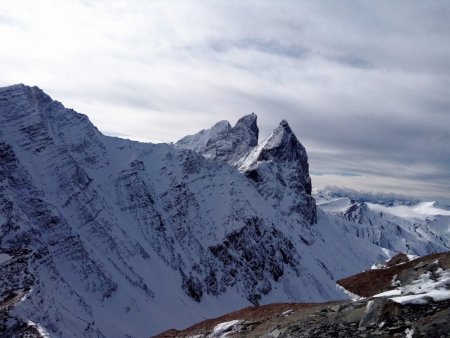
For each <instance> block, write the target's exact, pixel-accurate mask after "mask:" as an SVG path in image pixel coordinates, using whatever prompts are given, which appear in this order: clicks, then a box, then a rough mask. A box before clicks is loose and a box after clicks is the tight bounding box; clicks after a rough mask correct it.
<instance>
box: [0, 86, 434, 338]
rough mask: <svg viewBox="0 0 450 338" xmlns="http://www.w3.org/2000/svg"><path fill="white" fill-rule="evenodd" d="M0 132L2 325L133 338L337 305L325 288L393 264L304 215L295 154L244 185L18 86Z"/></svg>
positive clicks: (199, 160)
mask: <svg viewBox="0 0 450 338" xmlns="http://www.w3.org/2000/svg"><path fill="white" fill-rule="evenodd" d="M252 118H253V117H252ZM252 118H248V120H249V121H247V120H244V121H243V123H242V124H243V125H244V126H245V127H246V128H247V127H248V128H247V129H246V130H250V131H252V133H253V136H254V134H255V132H256V128H254V126H253V124H252V123H247V122H251V121H252ZM254 120H255V121H256V118H255V119H254ZM244 122H245V123H244ZM0 126H1V129H0V163H1V166H0V230H1V233H0V253H3V254H7V255H9V256H11V257H12V258H11V259H8V260H7V261H5V262H2V263H1V264H0V304H9V305H7V306H6V305H5V306H6V307H7V308H8V311H6V312H5V313H2V319H4V322H5V323H7V325H9V326H8V327H9V328H13V327H23V326H25V327H28V326H30V325H28V324H27V323H28V321H31V322H33V323H36V325H39V327H41V328H42V330H45V331H46V332H48V334H49V335H52V336H56V337H66V336H71V337H115V336H130V337H145V336H148V335H151V334H155V333H157V332H161V331H163V330H164V329H168V328H170V327H177V328H179V327H182V326H187V325H188V324H192V323H195V322H197V321H198V320H200V319H202V318H205V317H213V316H218V315H220V314H223V313H225V312H229V311H232V310H235V309H238V308H240V307H243V306H248V305H251V304H268V303H271V302H274V301H278V302H279V301H300V300H302V301H324V300H329V299H343V298H346V295H345V294H344V293H343V292H342V291H340V290H336V288H335V281H336V279H338V278H341V277H344V276H345V275H349V274H351V273H356V272H358V271H359V270H361V269H362V268H363V267H365V266H370V265H371V264H373V263H375V262H376V261H378V260H380V259H385V258H387V257H388V256H389V255H390V254H393V253H391V252H390V251H387V250H386V249H384V248H382V247H380V246H377V245H375V244H373V243H371V242H370V241H367V240H365V239H364V238H360V237H357V236H354V234H353V233H352V232H346V231H343V228H345V226H349V224H350V223H347V221H345V220H338V219H337V218H336V217H335V216H333V215H327V214H325V213H324V212H322V211H320V210H316V208H315V203H314V199H313V197H312V196H311V195H310V194H308V188H307V186H306V184H307V182H308V178H309V172H308V167H307V166H306V164H307V162H305V159H307V156H306V152H305V154H304V155H305V156H304V157H302V156H297V155H295V156H292V157H289V156H287V157H283V156H282V158H281V159H280V158H278V159H276V156H275V155H278V154H272V153H271V156H272V155H273V156H275V157H274V158H275V159H276V160H273V158H262V160H261V161H256V162H254V164H255V168H256V170H257V171H258V174H259V175H260V176H261V177H262V178H263V179H262V180H260V181H258V182H256V181H255V180H253V179H251V177H249V176H248V174H247V173H246V172H245V171H239V170H238V169H237V168H235V167H233V166H232V165H230V164H229V163H227V162H226V161H222V160H214V159H207V158H205V157H204V156H202V155H200V154H198V153H197V152H195V151H192V150H189V149H180V148H179V147H177V146H173V145H170V144H148V143H147V144H145V143H139V142H134V141H129V140H123V139H120V138H114V137H108V136H105V135H103V134H101V133H100V132H99V131H98V129H97V128H96V127H95V126H94V125H93V124H92V123H91V122H90V121H89V119H88V118H87V116H85V115H82V114H79V113H76V112H75V111H73V110H71V109H66V108H65V107H64V106H63V105H62V104H61V103H59V102H57V101H54V100H52V99H51V98H50V97H49V96H48V95H46V94H45V93H44V92H43V91H41V90H40V89H39V88H37V87H28V86H25V85H16V86H11V87H4V88H0ZM256 127H257V126H256ZM281 127H282V128H284V126H281ZM238 129H239V128H238ZM283 130H284V129H283ZM238 134H239V133H238ZM238 134H236V135H238ZM225 135H228V134H226V133H225ZM242 137H244V138H245V139H248V135H247V134H245V135H244V136H242ZM290 140H291V141H290V142H293V141H292V140H293V138H292V137H291V138H290ZM297 142H298V140H297ZM297 142H293V143H291V144H292V145H293V147H294V150H295V151H299V154H301V151H302V148H300V146H299V142H298V143H297ZM248 144H252V145H253V144H254V141H252V142H250V143H249V142H247V143H245V147H247V145H248ZM255 147H257V145H256V146H255ZM303 149H304V148H303ZM243 156H245V155H243ZM277 174H278V177H277ZM273 178H276V179H273ZM283 182H284V184H283ZM337 220H338V221H337ZM423 248H424V250H428V249H429V248H427V247H426V245H425V244H423ZM299 285H301V288H299ZM11 300H14V304H11ZM174 313H176V314H177V316H174V315H173V314H174ZM27 325H28V326H27Z"/></svg>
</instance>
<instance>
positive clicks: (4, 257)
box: [0, 253, 12, 264]
mask: <svg viewBox="0 0 450 338" xmlns="http://www.w3.org/2000/svg"><path fill="white" fill-rule="evenodd" d="M11 258H12V256H10V255H7V254H3V253H0V264H3V263H6V262H7V261H9V260H10V259H11Z"/></svg>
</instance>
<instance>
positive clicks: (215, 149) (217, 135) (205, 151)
mask: <svg viewBox="0 0 450 338" xmlns="http://www.w3.org/2000/svg"><path fill="white" fill-rule="evenodd" d="M256 121H257V116H256V114H254V113H251V114H248V115H245V116H243V117H241V118H240V119H239V120H238V121H237V123H236V125H235V126H234V127H231V125H230V123H229V122H228V121H220V122H218V123H216V124H215V125H214V126H213V127H211V128H210V129H204V130H201V131H200V132H198V133H197V134H194V135H188V136H185V137H183V138H182V139H181V140H179V141H178V142H177V143H176V144H175V146H176V147H178V148H183V149H190V150H194V151H195V152H197V153H199V154H200V155H202V156H204V157H206V158H208V159H214V160H220V161H224V162H228V163H229V164H231V165H233V164H234V163H235V162H236V161H238V160H239V159H240V158H241V157H242V156H243V155H245V154H246V153H247V152H249V151H250V150H251V149H252V148H253V147H255V146H256V145H257V144H258V134H259V129H258V125H257V123H256Z"/></svg>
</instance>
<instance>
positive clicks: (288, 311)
mask: <svg viewBox="0 0 450 338" xmlns="http://www.w3.org/2000/svg"><path fill="white" fill-rule="evenodd" d="M292 312H294V310H292V309H289V310H286V311H284V312H283V313H282V314H281V316H282V317H287V316H289V315H290V314H291V313H292Z"/></svg>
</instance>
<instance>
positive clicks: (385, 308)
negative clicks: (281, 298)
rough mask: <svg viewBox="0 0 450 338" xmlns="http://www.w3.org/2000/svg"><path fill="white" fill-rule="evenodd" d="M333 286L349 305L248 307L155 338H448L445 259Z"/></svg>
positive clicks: (449, 261)
mask: <svg viewBox="0 0 450 338" xmlns="http://www.w3.org/2000/svg"><path fill="white" fill-rule="evenodd" d="M338 284H340V285H341V286H343V287H345V288H346V289H347V290H349V291H350V292H352V293H353V295H354V297H355V299H354V300H353V301H338V302H329V303H315V304H314V303H312V304H298V303H291V304H271V305H266V306H261V307H249V308H245V309H242V310H240V311H237V312H234V313H230V314H228V315H225V316H222V317H219V318H216V319H213V320H208V321H205V322H202V323H199V324H197V325H194V326H192V327H190V328H188V329H185V330H182V331H176V330H170V331H167V332H164V333H161V334H160V335H158V336H156V337H159V338H163V337H165V338H169V337H170V338H174V337H197V338H201V337H225V336H226V337H267V338H270V337H272V338H282V337H449V336H450V321H449V319H450V307H449V306H450V253H443V254H434V255H429V256H425V257H421V258H419V259H415V260H412V261H408V258H407V256H406V255H404V254H403V255H398V256H396V257H394V258H393V259H392V260H391V261H390V262H388V264H387V265H386V266H385V267H383V268H379V269H376V270H369V271H367V272H363V273H361V274H358V275H355V276H351V277H349V278H346V279H343V280H340V281H338ZM358 295H359V296H358ZM362 296H364V298H363V297H362Z"/></svg>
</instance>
